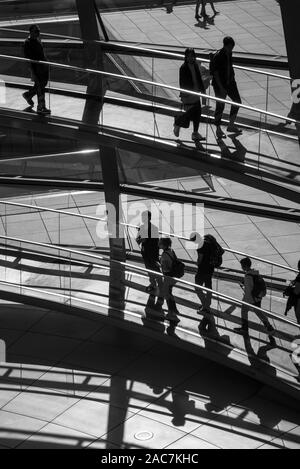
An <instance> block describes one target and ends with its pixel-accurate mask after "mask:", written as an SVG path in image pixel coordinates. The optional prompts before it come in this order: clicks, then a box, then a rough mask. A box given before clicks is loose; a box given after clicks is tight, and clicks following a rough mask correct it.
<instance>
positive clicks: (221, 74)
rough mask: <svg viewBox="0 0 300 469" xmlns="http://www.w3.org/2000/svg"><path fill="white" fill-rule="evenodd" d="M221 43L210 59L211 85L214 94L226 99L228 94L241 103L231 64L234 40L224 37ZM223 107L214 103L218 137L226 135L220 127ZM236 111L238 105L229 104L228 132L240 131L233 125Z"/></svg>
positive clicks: (218, 103)
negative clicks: (221, 45) (220, 47)
mask: <svg viewBox="0 0 300 469" xmlns="http://www.w3.org/2000/svg"><path fill="white" fill-rule="evenodd" d="M223 44H224V47H223V48H222V49H220V50H219V51H217V52H216V54H215V55H214V56H213V57H212V60H211V74H212V76H213V79H212V85H213V88H214V92H215V96H216V97H217V98H220V99H226V98H227V96H228V97H229V98H230V99H231V100H232V101H234V102H235V103H241V102H242V100H241V97H240V93H239V90H238V87H237V84H236V81H235V73H234V69H233V64H232V51H233V48H234V46H235V42H234V40H233V39H232V37H225V38H224V40H223ZM224 107H225V104H224V103H220V102H217V103H216V110H215V125H216V127H217V137H218V138H224V137H226V135H225V134H224V132H223V131H222V128H221V121H222V116H223V112H224ZM238 111H239V108H238V106H234V105H233V106H231V111H230V121H229V125H228V127H227V130H228V132H232V133H241V130H240V129H239V127H237V126H236V125H235V120H236V117H237V114H238Z"/></svg>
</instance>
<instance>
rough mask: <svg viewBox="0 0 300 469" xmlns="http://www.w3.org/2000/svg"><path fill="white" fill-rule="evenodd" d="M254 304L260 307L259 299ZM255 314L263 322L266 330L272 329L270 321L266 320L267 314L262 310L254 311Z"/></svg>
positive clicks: (270, 330)
mask: <svg viewBox="0 0 300 469" xmlns="http://www.w3.org/2000/svg"><path fill="white" fill-rule="evenodd" d="M254 306H256V307H257V308H261V301H258V302H257V303H255V304H254ZM255 314H256V315H257V317H258V318H259V319H260V320H261V322H262V323H263V325H264V326H265V328H266V330H267V331H268V332H273V331H274V327H273V326H272V325H271V323H270V321H269V320H268V318H267V316H266V315H265V314H264V313H263V312H261V311H255Z"/></svg>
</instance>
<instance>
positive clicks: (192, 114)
mask: <svg viewBox="0 0 300 469" xmlns="http://www.w3.org/2000/svg"><path fill="white" fill-rule="evenodd" d="M184 57H185V58H184V63H183V65H181V67H180V72H179V86H180V88H183V89H185V90H189V91H195V92H201V93H205V88H204V84H203V81H202V77H201V72H200V68H199V65H198V64H197V61H196V53H195V50H194V49H192V48H188V49H186V50H185V53H184ZM180 98H181V101H182V103H183V108H184V110H185V114H184V115H181V116H179V117H177V118H175V123H174V135H175V137H179V132H180V127H188V126H189V124H190V122H193V133H192V140H193V141H194V142H195V143H198V142H199V141H200V140H205V138H204V137H202V135H201V134H200V133H199V132H198V130H199V125H200V118H201V102H200V97H198V96H193V95H191V94H188V93H184V92H181V93H180ZM186 122H187V124H186Z"/></svg>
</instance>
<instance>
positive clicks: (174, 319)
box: [166, 313, 180, 324]
mask: <svg viewBox="0 0 300 469" xmlns="http://www.w3.org/2000/svg"><path fill="white" fill-rule="evenodd" d="M166 319H167V321H170V322H173V323H176V324H178V323H179V322H180V319H179V318H178V317H177V316H176V314H175V313H168V314H167V315H166Z"/></svg>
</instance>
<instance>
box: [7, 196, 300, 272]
mask: <svg viewBox="0 0 300 469" xmlns="http://www.w3.org/2000/svg"><path fill="white" fill-rule="evenodd" d="M0 204H3V205H8V206H14V207H23V208H29V209H33V210H37V211H39V210H40V211H45V212H52V213H58V214H61V215H69V216H73V217H79V218H81V219H88V220H94V221H100V222H103V223H107V219H106V218H100V217H95V216H93V215H84V214H82V213H75V212H68V211H66V210H60V209H54V208H48V207H44V206H41V205H30V204H24V203H21V202H8V201H6V200H0ZM77 209H78V210H79V208H78V207H77ZM13 215H18V214H17V213H16V214H13ZM1 218H2V217H1ZM120 225H122V226H126V227H128V228H134V229H136V230H138V228H139V226H138V225H133V224H130V223H125V222H120ZM159 234H161V235H165V236H167V237H172V238H176V239H181V240H183V241H189V242H190V238H187V237H185V236H181V235H177V234H176V233H170V232H167V231H161V230H159ZM223 249H224V250H225V251H227V252H230V253H232V254H237V255H239V256H247V257H250V258H251V259H254V260H257V261H260V262H263V263H265V264H269V265H272V266H275V267H279V268H281V269H283V270H288V271H290V272H295V273H297V272H298V270H297V269H293V268H292V267H289V266H285V265H283V264H278V263H276V262H272V261H269V260H268V259H263V258H261V257H258V256H252V255H249V254H247V253H245V252H242V251H236V250H234V249H230V248H227V247H223Z"/></svg>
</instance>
